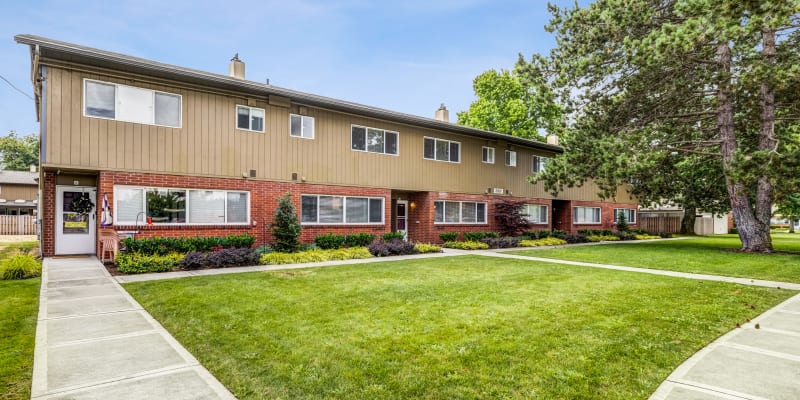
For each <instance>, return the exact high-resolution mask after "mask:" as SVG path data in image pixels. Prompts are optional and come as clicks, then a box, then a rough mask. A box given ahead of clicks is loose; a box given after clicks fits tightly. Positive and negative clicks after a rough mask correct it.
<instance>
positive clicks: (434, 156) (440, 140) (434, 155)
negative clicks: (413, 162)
mask: <svg viewBox="0 0 800 400" xmlns="http://www.w3.org/2000/svg"><path fill="white" fill-rule="evenodd" d="M425 139H431V140H433V158H428V157H425ZM437 141H439V142H447V155H448V158H450V157H449V156H450V144H451V143H458V161H451V160H447V161H445V160H437V159H436V142H437ZM422 159H423V160H430V161H438V162H447V163H451V164H461V142H458V141H455V140H450V139H439V138H437V137H433V136H423V137H422Z"/></svg>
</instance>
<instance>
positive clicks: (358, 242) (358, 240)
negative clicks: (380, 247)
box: [344, 233, 375, 247]
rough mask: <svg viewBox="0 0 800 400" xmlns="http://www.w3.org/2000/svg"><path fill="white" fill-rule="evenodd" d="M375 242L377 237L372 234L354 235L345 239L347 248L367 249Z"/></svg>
mask: <svg viewBox="0 0 800 400" xmlns="http://www.w3.org/2000/svg"><path fill="white" fill-rule="evenodd" d="M374 241H375V235H373V234H371V233H353V234H350V235H347V236H346V237H345V238H344V244H345V245H347V247H366V246H369V244H370V243H372V242H374Z"/></svg>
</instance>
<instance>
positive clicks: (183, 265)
mask: <svg viewBox="0 0 800 400" xmlns="http://www.w3.org/2000/svg"><path fill="white" fill-rule="evenodd" d="M205 266H206V253H203V252H200V251H193V252H191V253H189V254H186V255H185V256H184V257H183V260H181V262H180V263H179V264H178V267H179V268H180V269H198V268H202V267H205Z"/></svg>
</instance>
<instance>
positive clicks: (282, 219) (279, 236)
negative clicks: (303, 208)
mask: <svg viewBox="0 0 800 400" xmlns="http://www.w3.org/2000/svg"><path fill="white" fill-rule="evenodd" d="M271 228H272V237H273V238H275V243H274V244H273V246H272V247H273V249H275V251H279V252H283V253H294V252H296V251H298V250H300V232H301V231H302V229H303V227H302V226H300V223H299V222H298V221H297V211H296V210H295V208H294V204H293V203H292V196H291V194H289V193H286V194H285V195H283V196H281V197H280V198H279V199H278V208H277V209H275V219H274V222H273V223H272V225H271Z"/></svg>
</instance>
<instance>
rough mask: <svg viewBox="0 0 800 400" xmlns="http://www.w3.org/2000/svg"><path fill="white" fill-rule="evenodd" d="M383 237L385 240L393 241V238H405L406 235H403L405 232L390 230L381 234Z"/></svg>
mask: <svg viewBox="0 0 800 400" xmlns="http://www.w3.org/2000/svg"><path fill="white" fill-rule="evenodd" d="M381 239H383V241H384V242H391V241H393V240H403V239H405V236H404V235H403V232H389V233H384V234H383V236H381Z"/></svg>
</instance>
